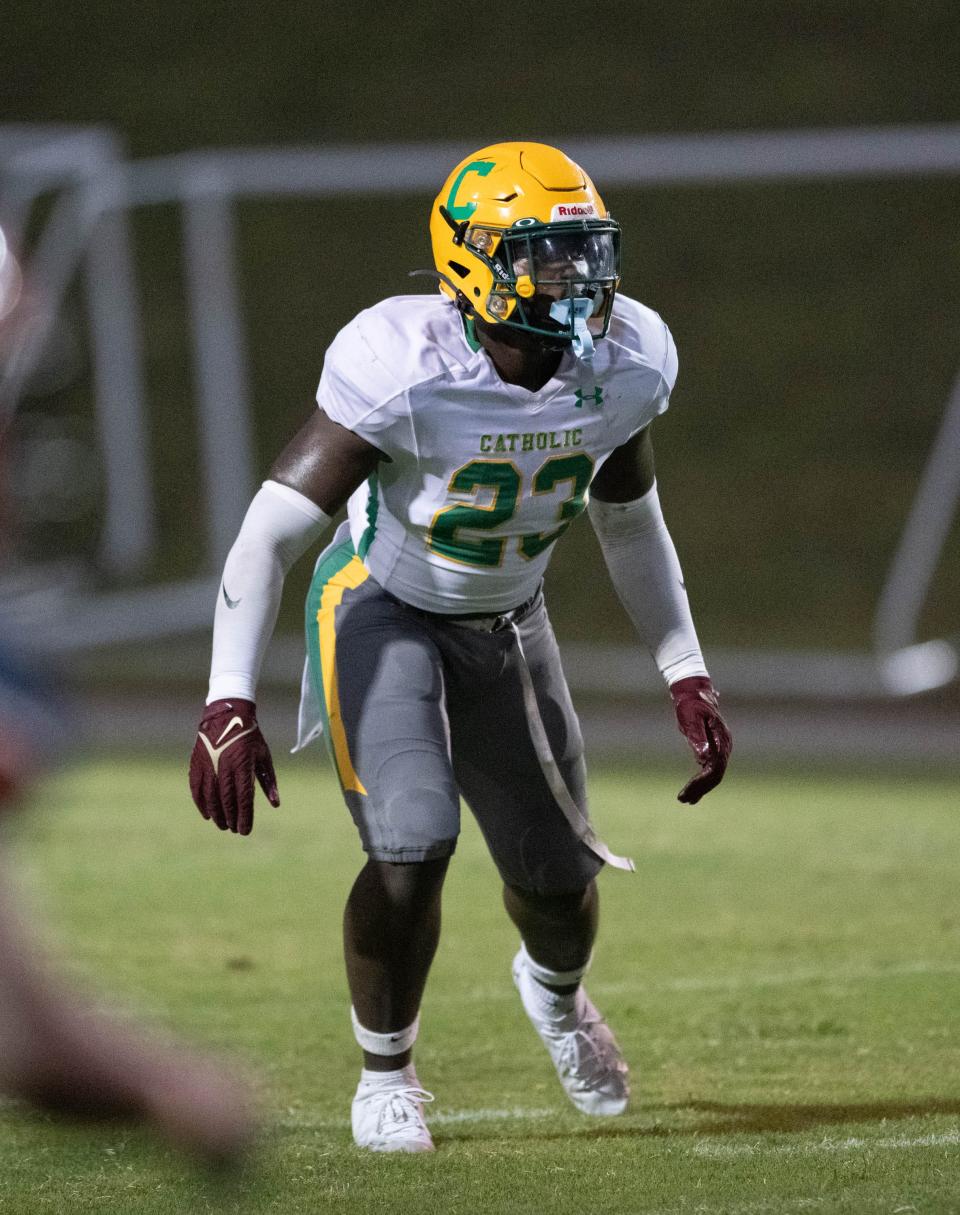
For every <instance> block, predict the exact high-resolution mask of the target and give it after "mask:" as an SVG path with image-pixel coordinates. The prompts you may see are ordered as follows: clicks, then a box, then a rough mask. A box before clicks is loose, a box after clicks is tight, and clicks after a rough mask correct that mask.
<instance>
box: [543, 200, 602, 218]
mask: <svg viewBox="0 0 960 1215" xmlns="http://www.w3.org/2000/svg"><path fill="white" fill-rule="evenodd" d="M550 218H551V219H596V218H597V208H596V207H595V206H594V204H593V203H557V205H556V206H555V207H554V208H553V211H552V212H551V213H550Z"/></svg>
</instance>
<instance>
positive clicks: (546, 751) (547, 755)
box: [508, 620, 636, 873]
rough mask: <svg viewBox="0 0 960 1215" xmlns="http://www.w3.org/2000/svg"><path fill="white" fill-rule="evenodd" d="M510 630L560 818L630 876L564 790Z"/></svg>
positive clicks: (628, 865)
mask: <svg viewBox="0 0 960 1215" xmlns="http://www.w3.org/2000/svg"><path fill="white" fill-rule="evenodd" d="M508 623H509V625H510V627H511V628H512V629H513V635H514V637H516V639H517V650H518V651H519V653H520V682H521V684H522V685H523V707H524V710H525V712H526V715H527V724H528V725H529V727H530V736H531V738H532V739H533V747H534V750H535V751H536V753H537V759H538V761H539V763H540V770H541V771H542V772H543V775H544V778H545V779H546V782H547V784H548V785H549V786H550V792H551V793H552V794H553V796H554V798H555V799H556V802H557V805H558V806H559V807H560V809H561V810H562V811H563V816H564V818H565V819H566V820H567V822H568V823H569V824H570V826H571V827H572V828H573V832H574V834H575V835H576V837H577V839H579V840H581V841H582V842H583V843H584V844H586V846H587V847H588V848H589V849H590V851H591V852H592V853H594V854H595V855H596V856H598V857H600V859H601V860H603V861H606V862H607V864H608V865H613V867H614V868H615V869H626V870H628V871H629V872H630V873H633V872H634V871H635V870H636V865H634V863H633V861H632V860H631V859H630V858H629V857H628V856H617V855H616V854H615V853H613V852H611V851H610V849H609V848H608V847H607V845H606V844H605V843H604V842H603V840H602V839H601V838H600V836H599V835H597V833H596V832H595V831H594V829H593V827H591V825H590V821H589V820H588V819H587V818H586V817H585V815H584V814H583V813H582V811H581V810H580V807H579V806H578V805H577V803H576V802H575V801H574V800H573V796H572V795H571V793H570V790H569V789H568V788H567V782H566V781H565V780H564V779H563V773H562V772H561V771H560V767H559V765H558V764H557V761H556V760H555V759H554V757H553V751H552V750H551V749H550V740H549V738H547V731H546V728H545V726H544V724H543V718H542V717H541V716H540V706H539V705H538V704H537V694H536V692H535V690H534V687H533V679H532V678H531V676H530V668H529V667H528V666H527V658H526V655H525V654H524V652H523V642H522V641H521V640H520V630H519V629H518V628H517V626H516V624H515V623H514V621H513V620H510V621H508Z"/></svg>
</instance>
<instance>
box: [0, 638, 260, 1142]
mask: <svg viewBox="0 0 960 1215" xmlns="http://www.w3.org/2000/svg"><path fill="white" fill-rule="evenodd" d="M59 703H62V697H60V696H55V694H54V691H53V689H51V688H47V687H45V686H44V685H43V683H42V682H41V681H40V680H38V678H37V677H36V675H35V674H34V673H33V672H32V671H30V670H28V669H26V668H25V667H24V666H23V665H22V664H21V663H20V662H19V661H18V660H15V659H14V658H12V657H11V655H10V653H9V652H8V651H6V650H5V649H3V648H2V647H0V812H6V811H9V809H10V808H11V806H12V805H13V804H14V803H15V802H16V800H17V798H18V795H19V794H20V793H21V791H23V790H24V789H25V788H26V787H27V786H28V785H29V784H30V783H32V779H33V777H34V775H35V774H36V773H37V772H38V771H39V769H40V768H41V767H43V766H45V764H46V761H47V759H48V758H49V757H50V756H52V755H56V754H61V753H62V750H63V735H64V725H65V723H64V721H63V720H62V717H61V716H60V714H59V712H58V710H57V707H56V706H57V705H58V704H59ZM0 1091H2V1092H4V1093H7V1094H9V1095H11V1096H15V1097H21V1098H24V1099H25V1100H27V1101H29V1102H30V1103H31V1104H33V1105H35V1106H37V1107H38V1108H40V1109H44V1110H47V1111H50V1112H52V1113H56V1114H60V1115H66V1116H69V1117H72V1118H83V1119H114V1118H118V1119H123V1120H125V1121H129V1122H137V1123H144V1124H146V1125H147V1126H149V1127H151V1128H152V1129H154V1130H156V1131H157V1132H159V1133H160V1134H161V1135H162V1136H163V1137H164V1138H166V1139H167V1140H169V1141H171V1142H172V1143H174V1144H175V1145H176V1146H178V1147H180V1148H183V1149H185V1150H187V1151H189V1152H191V1153H193V1154H195V1155H197V1156H199V1157H200V1158H202V1159H203V1160H205V1161H208V1162H210V1163H211V1164H218V1165H219V1164H226V1163H230V1162H232V1161H235V1160H237V1159H238V1158H239V1156H240V1155H241V1154H242V1153H243V1151H244V1149H245V1148H246V1147H247V1146H248V1145H249V1143H250V1141H251V1139H252V1134H253V1116H252V1108H251V1103H250V1098H249V1094H247V1093H246V1092H245V1090H244V1088H243V1086H242V1085H241V1084H240V1083H239V1082H238V1081H235V1080H234V1079H233V1078H232V1077H231V1076H230V1075H229V1074H227V1073H226V1072H225V1071H224V1070H223V1069H222V1068H221V1067H220V1066H219V1065H215V1064H214V1063H212V1062H211V1061H210V1060H208V1059H206V1058H204V1057H203V1056H201V1055H198V1054H196V1053H195V1052H193V1051H191V1050H189V1049H187V1048H186V1047H185V1046H184V1045H183V1044H182V1043H179V1042H173V1041H167V1042H164V1041H162V1040H161V1039H159V1038H151V1037H149V1036H147V1035H146V1034H145V1033H144V1032H143V1031H142V1030H140V1029H139V1028H138V1027H136V1026H130V1025H124V1024H123V1023H122V1022H120V1021H119V1020H115V1019H113V1018H112V1017H110V1016H109V1015H108V1014H106V1013H105V1012H103V1011H102V1010H101V1009H100V1008H97V1007H94V1006H93V1005H92V1004H91V1003H89V1002H88V1001H87V1000H85V999H83V998H81V997H80V996H79V995H78V993H77V992H76V991H74V990H73V989H71V988H70V987H69V986H68V985H67V984H66V983H64V982H62V981H61V980H60V979H59V978H58V977H57V976H56V975H54V974H53V973H51V972H50V970H49V969H48V968H47V967H46V965H45V964H44V963H43V962H41V961H40V951H39V949H38V948H37V945H36V943H35V941H34V940H33V939H32V936H31V934H30V933H29V932H28V930H27V928H26V926H25V925H24V924H23V923H22V922H21V919H20V915H19V913H18V910H17V907H16V901H15V899H14V897H13V894H12V890H11V881H10V877H9V874H8V873H7V872H6V870H5V868H4V867H2V866H0Z"/></svg>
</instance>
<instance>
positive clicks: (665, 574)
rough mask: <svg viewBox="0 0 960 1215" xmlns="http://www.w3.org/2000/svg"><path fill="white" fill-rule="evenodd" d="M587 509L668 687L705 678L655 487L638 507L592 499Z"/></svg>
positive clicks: (629, 611)
mask: <svg viewBox="0 0 960 1215" xmlns="http://www.w3.org/2000/svg"><path fill="white" fill-rule="evenodd" d="M587 509H588V511H589V514H590V522H591V523H592V524H593V530H594V531H595V532H596V533H597V539H598V540H599V541H600V547H601V549H602V550H603V556H604V559H605V560H606V563H607V569H608V570H609V571H610V578H611V581H612V582H613V585H614V587H615V588H616V592H617V594H618V595H619V596H620V602H621V603H622V604H623V606H624V607H625V608H626V610H627V614H628V615H629V617H630V619H631V620H632V621H633V624H634V627H635V628H636V630H637V632H638V633H639V634H640V637H641V639H642V640H643V641H644V642H645V643H646V645H647V647H648V648H649V650H650V653H651V654H652V655H653V659H654V662H656V664H657V666H658V667H659V669H660V674H661V675H662V676H663V678H664V679H665V680H666V682H667V684H668V685H670V684H672V683H675V682H676V681H677V680H678V679H684V678H685V677H686V676H688V675H706V674H707V668H706V667H705V666H704V663H703V655H702V654H701V653H700V643H699V642H698V641H697V631H696V629H695V628H694V627H693V617H692V616H691V615H690V605H689V603H688V602H687V591H686V588H685V587H684V584H683V573H682V571H681V569H680V562H679V561H678V560H677V550H676V549H675V548H674V547H673V541H672V540H671V539H670V533H669V532H668V531H667V525H666V523H664V521H663V511H662V510H661V509H660V498H659V496H658V495H657V486H656V483H654V486H653V488H652V489H651V490H649V491H648V492H647V493H646V494H644V495H643V497H642V498H637V499H636V500H635V501H633V502H600V501H598V500H597V499H596V498H591V500H590V503H589V506H588V508H587Z"/></svg>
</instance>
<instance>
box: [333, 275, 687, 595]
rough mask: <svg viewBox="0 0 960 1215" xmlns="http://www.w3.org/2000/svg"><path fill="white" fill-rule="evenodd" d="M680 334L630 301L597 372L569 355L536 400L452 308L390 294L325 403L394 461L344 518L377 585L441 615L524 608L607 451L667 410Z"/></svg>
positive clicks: (349, 336) (366, 324) (342, 349)
mask: <svg viewBox="0 0 960 1215" xmlns="http://www.w3.org/2000/svg"><path fill="white" fill-rule="evenodd" d="M676 374H677V355H676V348H675V347H674V344H673V339H672V337H671V336H670V331H669V330H668V329H667V327H666V325H665V324H664V323H663V321H662V320H661V319H660V317H659V316H658V315H657V314H656V313H655V312H653V311H652V310H651V309H649V308H646V307H644V305H643V304H639V303H637V302H636V301H635V300H632V299H629V298H628V297H627V296H624V295H618V296H617V297H616V300H615V302H614V307H613V317H612V320H611V324H610V329H609V332H608V334H607V336H606V337H605V338H602V339H599V340H598V341H597V344H596V352H595V354H594V357H593V361H592V362H586V361H583V360H580V359H577V358H576V357H575V356H574V355H573V354H572V352H571V351H565V352H564V354H563V357H562V359H561V361H560V365H559V367H558V369H557V373H556V375H555V376H554V377H553V379H551V380H550V381H549V382H548V383H547V384H545V385H544V386H543V388H541V389H540V390H539V391H538V392H528V391H527V390H526V389H525V388H520V387H518V386H517V385H515V384H506V383H504V381H503V380H501V379H500V377H499V376H498V374H497V372H496V370H495V368H494V366H493V363H492V362H491V361H490V358H489V357H488V356H487V354H486V353H485V352H484V351H483V350H482V349H481V348H480V347H479V346H478V345H477V343H476V341H475V340H472V334H471V332H470V330H469V328H468V327H466V326H465V325H464V322H463V320H462V318H461V316H460V314H459V313H458V312H457V310H456V308H455V307H454V306H453V304H452V303H451V302H450V301H449V300H447V299H445V298H444V297H443V296H441V295H435V296H429V295H408V296H394V297H393V298H391V299H387V300H384V301H383V302H382V303H380V304H377V305H375V306H374V307H373V308H369V309H367V310H366V311H364V312H361V313H360V314H359V315H358V316H357V317H355V318H354V320H352V321H351V322H350V323H349V324H348V325H347V326H346V327H345V328H344V329H342V330H341V331H340V333H339V334H338V335H337V337H336V338H335V339H334V341H333V343H332V344H331V346H330V348H329V349H328V351H327V355H326V359H325V361H324V366H323V375H322V377H321V379H320V387H319V388H318V390H317V403H318V405H319V406H320V408H321V409H323V410H324V412H325V413H326V414H327V415H328V417H331V418H332V419H333V420H334V421H335V422H339V423H340V425H341V426H345V427H347V429H348V430H352V431H353V432H354V433H355V434H358V435H360V436H361V438H364V439H366V440H367V442H369V443H372V444H373V445H374V446H375V447H377V448H379V449H380V451H382V452H383V453H384V455H385V456H386V457H387V459H385V460H383V461H381V463H380V465H379V469H378V472H377V474H376V475H375V476H374V477H371V478H370V480H369V481H368V482H366V483H365V484H364V485H363V486H361V487H360V489H358V490H357V491H356V493H354V494H353V495H352V497H351V498H350V501H349V504H348V513H349V518H350V531H351V535H352V538H353V543H354V546H355V548H356V549H357V552H358V553H359V554H360V556H361V558H362V559H363V561H364V563H365V565H366V566H367V568H368V569H369V571H370V573H371V575H372V576H373V577H374V578H375V579H376V581H377V582H378V583H379V584H380V585H381V586H382V587H384V589H385V590H387V591H389V592H390V593H391V594H393V595H395V596H396V597H397V598H398V599H402V600H404V601H405V602H406V603H410V604H412V605H413V606H414V607H418V608H423V609H425V610H427V611H431V612H442V613H448V614H455V613H472V612H477V613H486V612H490V613H494V612H502V611H507V610H508V609H510V608H512V607H515V606H516V605H517V604H519V603H522V602H524V600H526V599H528V598H529V597H530V596H531V595H532V594H533V593H534V591H535V590H536V588H537V586H538V585H539V582H540V579H541V578H542V577H543V573H544V570H545V569H546V566H547V562H548V561H549V560H550V554H551V552H552V551H553V547H554V543H555V541H556V540H557V539H558V537H559V536H560V535H561V533H562V532H563V531H564V530H565V529H566V527H567V526H568V525H569V523H570V522H571V520H573V519H574V518H575V517H576V516H577V515H578V514H580V513H581V512H582V511H583V509H584V508H585V506H586V502H587V496H588V491H589V486H590V482H591V481H592V479H593V477H594V476H595V475H596V473H597V471H598V469H599V468H600V467H601V465H602V464H603V462H604V461H605V460H606V459H607V457H608V456H609V455H610V453H611V452H612V451H613V450H614V449H615V448H617V447H619V446H620V445H621V444H623V443H625V442H626V441H627V440H628V439H629V438H630V437H631V436H632V435H634V434H636V432H637V431H638V430H641V429H642V428H643V427H644V426H647V425H648V424H649V423H650V422H652V421H653V419H654V418H655V417H657V415H658V414H661V413H663V411H664V410H665V409H666V408H667V402H668V400H669V396H670V392H671V389H672V388H673V384H674V380H675V379H676Z"/></svg>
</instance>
